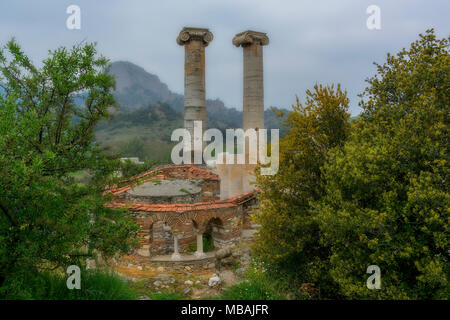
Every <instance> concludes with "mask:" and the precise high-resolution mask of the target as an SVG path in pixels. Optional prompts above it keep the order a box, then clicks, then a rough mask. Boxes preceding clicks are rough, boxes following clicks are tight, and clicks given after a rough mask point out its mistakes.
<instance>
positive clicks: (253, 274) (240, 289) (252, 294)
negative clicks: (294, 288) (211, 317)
mask: <svg viewBox="0 0 450 320" xmlns="http://www.w3.org/2000/svg"><path fill="white" fill-rule="evenodd" d="M245 277H246V280H244V281H242V282H239V283H237V284H235V285H233V286H231V287H229V288H226V289H225V290H223V291H222V293H221V294H220V296H219V297H218V298H219V299H221V300H282V299H286V297H284V296H283V295H282V294H281V293H280V292H281V290H280V288H278V287H277V285H276V283H275V282H274V280H273V279H270V278H269V277H268V276H267V275H266V274H265V270H264V268H261V267H260V266H258V265H252V266H251V267H250V268H249V270H248V271H247V273H246V274H245Z"/></svg>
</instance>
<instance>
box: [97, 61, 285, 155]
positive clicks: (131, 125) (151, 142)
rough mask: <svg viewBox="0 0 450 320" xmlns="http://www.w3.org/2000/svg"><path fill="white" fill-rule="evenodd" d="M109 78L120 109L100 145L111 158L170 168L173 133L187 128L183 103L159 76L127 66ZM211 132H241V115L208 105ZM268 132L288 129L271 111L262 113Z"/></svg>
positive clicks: (105, 125) (116, 66) (103, 129)
mask: <svg viewBox="0 0 450 320" xmlns="http://www.w3.org/2000/svg"><path fill="white" fill-rule="evenodd" d="M109 73H110V74H111V75H113V76H114V77H115V79H116V89H115V91H114V96H115V98H116V100H117V101H118V103H119V109H118V110H117V111H115V112H114V117H113V118H112V119H111V120H109V121H102V122H101V123H99V125H98V126H97V127H96V140H97V142H99V143H100V145H102V146H103V147H106V148H108V149H109V150H111V151H112V152H120V153H121V154H122V155H123V156H125V157H139V158H140V159H141V160H143V159H145V158H149V159H152V160H159V161H161V162H169V159H170V152H171V150H172V147H173V146H174V145H175V144H176V142H172V141H170V137H171V134H172V132H173V130H175V129H177V128H182V127H183V122H184V121H183V114H184V97H183V95H181V94H178V93H174V92H172V91H171V90H170V89H169V87H168V86H167V85H166V84H165V83H163V82H161V80H160V79H159V78H158V76H156V75H154V74H151V73H149V72H147V71H145V70H144V69H143V68H141V67H139V66H137V65H135V64H133V63H131V62H127V61H118V62H114V63H112V64H111V66H110V69H109ZM206 112H207V126H208V128H218V129H220V130H222V131H224V130H225V129H228V128H240V127H242V112H241V111H238V110H236V109H234V108H227V107H226V106H225V104H224V103H223V102H222V101H221V100H219V99H215V100H211V99H208V100H207V101H206ZM264 117H265V126H266V128H280V129H281V130H280V131H281V132H280V135H283V132H284V131H285V128H283V127H282V126H280V120H279V119H278V118H277V117H276V115H275V113H274V112H272V111H271V110H266V111H265V112H264Z"/></svg>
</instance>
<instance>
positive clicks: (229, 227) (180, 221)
mask: <svg viewBox="0 0 450 320" xmlns="http://www.w3.org/2000/svg"><path fill="white" fill-rule="evenodd" d="M133 217H134V219H135V222H136V223H137V224H138V225H140V226H141V230H140V232H139V233H138V236H139V239H140V242H139V243H140V248H139V249H138V250H137V252H136V253H137V254H139V255H141V256H146V257H148V256H153V255H163V254H171V253H172V252H173V243H174V239H173V237H174V236H173V235H174V234H176V235H177V236H178V245H179V250H180V252H185V251H186V249H187V248H188V246H189V245H190V244H191V243H195V241H196V235H197V233H198V232H200V233H202V234H205V233H209V234H211V236H212V238H213V239H214V246H215V247H216V248H221V247H224V246H226V245H229V244H234V243H237V242H238V241H239V239H240V234H241V231H242V226H243V206H242V205H236V206H230V207H224V208H218V209H209V210H194V211H182V212H177V211H172V212H164V213H159V212H143V211H135V212H133Z"/></svg>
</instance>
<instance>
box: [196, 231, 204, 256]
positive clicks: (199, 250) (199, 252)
mask: <svg viewBox="0 0 450 320" xmlns="http://www.w3.org/2000/svg"><path fill="white" fill-rule="evenodd" d="M195 256H196V257H197V258H204V257H206V254H205V253H204V252H203V234H202V233H197V251H196V252H195Z"/></svg>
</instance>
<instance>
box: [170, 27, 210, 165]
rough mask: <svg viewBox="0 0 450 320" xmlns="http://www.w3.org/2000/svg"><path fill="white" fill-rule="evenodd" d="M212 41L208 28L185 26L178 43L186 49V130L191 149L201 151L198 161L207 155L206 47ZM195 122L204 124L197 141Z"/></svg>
mask: <svg viewBox="0 0 450 320" xmlns="http://www.w3.org/2000/svg"><path fill="white" fill-rule="evenodd" d="M212 40H213V34H212V33H211V32H210V31H209V30H208V29H200V28H191V27H184V28H183V30H181V32H180V34H179V35H178V38H177V43H178V44H179V45H180V46H184V48H185V58H184V127H185V128H186V129H188V130H189V133H190V134H191V139H192V144H191V150H192V151H194V154H195V152H196V151H197V158H196V159H192V160H194V161H195V162H198V161H201V158H200V159H198V156H199V155H200V156H201V155H202V154H203V131H204V130H205V127H206V96H205V47H206V46H208V44H209V43H210V42H211V41H212ZM194 121H201V125H202V128H201V130H200V131H201V136H200V137H197V141H194ZM200 148H201V149H200ZM198 149H200V150H198ZM199 152H201V153H199ZM191 157H192V156H191Z"/></svg>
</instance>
